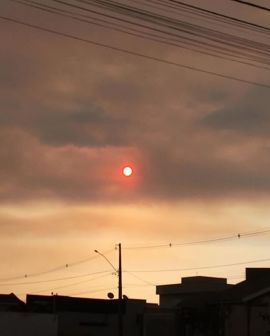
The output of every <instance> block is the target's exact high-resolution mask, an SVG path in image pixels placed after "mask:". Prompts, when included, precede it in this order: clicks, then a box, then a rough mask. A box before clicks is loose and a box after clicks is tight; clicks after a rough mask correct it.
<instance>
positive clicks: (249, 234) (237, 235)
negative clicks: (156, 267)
mask: <svg viewBox="0 0 270 336" xmlns="http://www.w3.org/2000/svg"><path fill="white" fill-rule="evenodd" d="M265 233H270V229H264V230H259V231H253V232H239V233H235V234H232V235H229V236H225V237H215V238H211V239H204V240H195V241H187V242H182V243H166V244H153V245H151V244H149V245H141V246H124V247H123V249H124V250H139V249H153V248H154V249H156V248H164V247H166V248H168V247H169V248H172V247H180V246H190V245H200V244H207V243H216V242H222V241H228V240H239V239H240V238H248V237H252V236H257V235H261V234H265Z"/></svg>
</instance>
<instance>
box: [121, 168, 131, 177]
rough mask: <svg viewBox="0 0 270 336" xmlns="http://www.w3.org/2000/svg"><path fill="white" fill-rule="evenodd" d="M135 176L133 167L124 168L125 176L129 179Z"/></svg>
mask: <svg viewBox="0 0 270 336" xmlns="http://www.w3.org/2000/svg"><path fill="white" fill-rule="evenodd" d="M132 174H133V170H132V168H131V167H124V168H123V175H125V176H126V177H129V176H131V175H132Z"/></svg>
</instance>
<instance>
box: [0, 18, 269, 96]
mask: <svg viewBox="0 0 270 336" xmlns="http://www.w3.org/2000/svg"><path fill="white" fill-rule="evenodd" d="M0 20H4V21H7V22H10V23H13V24H18V25H23V26H26V27H28V28H31V29H36V30H40V31H44V32H47V33H51V34H55V35H58V36H61V37H65V38H69V39H72V40H76V41H80V42H84V43H86V44H91V45H95V46H99V47H102V48H106V49H111V50H114V51H117V52H120V53H124V54H128V55H132V56H136V57H140V58H144V59H148V60H151V61H155V62H158V63H162V64H167V65H172V66H175V67H178V68H183V69H187V70H191V71H195V72H200V73H204V74H207V75H211V76H215V77H219V78H224V79H228V80H233V81H237V82H241V83H245V84H248V85H255V86H259V87H262V88H267V89H270V84H264V83H260V82H256V81H252V80H246V79H242V78H238V77H236V76H230V75H225V74H222V73H217V72H214V71H210V70H204V69H201V68H197V67H194V66H189V65H186V64H182V63H178V62H173V61H169V60H166V59H162V58H159V57H155V56H149V55H146V54H143V53H140V52H136V51H131V50H128V49H125V48H120V47H115V46H113V45H110V44H106V43H99V42H96V41H94V40H89V39H86V38H82V37H79V36H76V35H72V34H68V33H64V32H60V31H57V30H55V29H51V28H47V27H43V26H40V25H37V24H32V23H29V22H26V21H23V20H18V19H14V18H12V17H8V16H3V15H1V16H0Z"/></svg>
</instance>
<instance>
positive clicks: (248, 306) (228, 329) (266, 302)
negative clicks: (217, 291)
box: [225, 296, 270, 336]
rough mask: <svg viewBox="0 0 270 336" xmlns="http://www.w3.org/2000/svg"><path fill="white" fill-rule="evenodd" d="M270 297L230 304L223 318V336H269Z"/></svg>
mask: <svg viewBox="0 0 270 336" xmlns="http://www.w3.org/2000/svg"><path fill="white" fill-rule="evenodd" d="M269 334H270V297H269V296H265V297H261V298H259V299H256V300H253V301H251V302H248V303H245V304H242V305H231V306H230V307H229V308H228V311H227V317H226V319H225V336H269Z"/></svg>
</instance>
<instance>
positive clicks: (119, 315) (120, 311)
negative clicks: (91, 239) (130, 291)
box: [95, 243, 124, 336]
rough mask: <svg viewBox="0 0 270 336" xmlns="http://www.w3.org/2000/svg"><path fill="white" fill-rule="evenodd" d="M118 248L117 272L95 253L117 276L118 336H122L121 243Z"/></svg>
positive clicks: (102, 255)
mask: <svg viewBox="0 0 270 336" xmlns="http://www.w3.org/2000/svg"><path fill="white" fill-rule="evenodd" d="M116 246H117V247H118V256H119V258H118V270H117V269H116V267H114V265H113V264H112V263H111V262H110V260H109V259H108V258H107V257H106V256H105V255H104V254H102V253H100V252H99V251H98V250H95V253H97V254H99V255H100V256H101V257H102V258H104V259H105V260H106V261H107V263H108V264H110V265H111V267H112V268H113V269H114V270H115V272H116V274H117V275H118V336H124V328H123V327H124V326H123V285H122V246H121V243H119V244H117V245H116Z"/></svg>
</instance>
